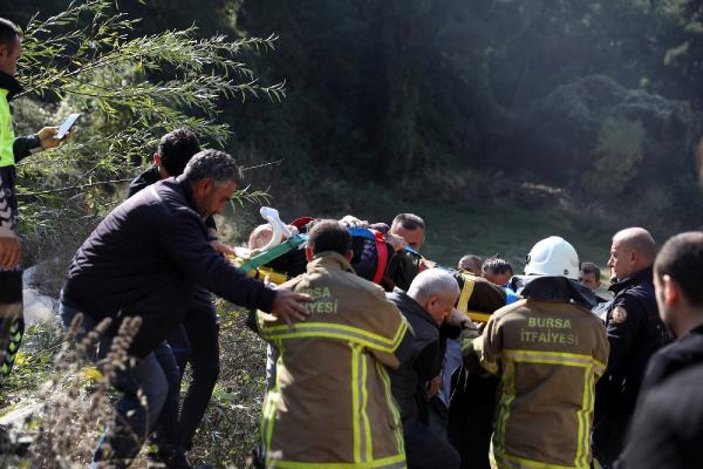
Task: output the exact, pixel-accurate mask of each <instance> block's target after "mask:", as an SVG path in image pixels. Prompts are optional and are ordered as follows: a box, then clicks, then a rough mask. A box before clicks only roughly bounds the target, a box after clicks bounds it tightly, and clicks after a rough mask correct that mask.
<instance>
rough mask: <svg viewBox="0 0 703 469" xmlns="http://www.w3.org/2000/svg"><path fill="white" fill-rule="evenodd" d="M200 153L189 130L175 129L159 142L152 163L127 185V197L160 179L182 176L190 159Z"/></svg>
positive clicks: (198, 143) (196, 140) (195, 140)
mask: <svg viewBox="0 0 703 469" xmlns="http://www.w3.org/2000/svg"><path fill="white" fill-rule="evenodd" d="M199 151H200V142H199V141H198V136H197V135H195V132H193V131H192V130H190V129H185V128H181V129H176V130H173V131H171V132H169V133H167V134H165V135H164V136H163V137H161V139H160V140H159V146H158V147H157V149H156V153H154V155H153V159H154V163H153V164H152V165H151V166H150V167H149V168H147V170H146V171H144V172H143V173H142V174H140V175H139V176H137V178H135V179H134V180H133V181H132V182H131V183H130V184H129V196H130V197H131V196H132V195H134V194H136V193H137V192H139V191H140V190H142V189H144V188H145V187H146V186H149V185H151V184H153V183H155V182H158V181H160V180H161V179H166V178H167V177H171V176H178V175H180V174H183V170H184V169H185V167H186V164H188V161H189V160H190V158H191V157H192V156H193V155H195V154H196V153H198V152H199Z"/></svg>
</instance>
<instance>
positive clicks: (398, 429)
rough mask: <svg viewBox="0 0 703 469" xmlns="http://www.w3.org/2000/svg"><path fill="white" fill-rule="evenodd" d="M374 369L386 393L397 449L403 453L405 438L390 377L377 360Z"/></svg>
mask: <svg viewBox="0 0 703 469" xmlns="http://www.w3.org/2000/svg"><path fill="white" fill-rule="evenodd" d="M376 371H377V372H378V375H379V376H380V377H381V383H383V392H384V394H385V395H386V405H387V406H388V409H389V410H390V411H391V416H392V417H393V425H394V426H395V428H394V433H395V440H396V442H397V443H398V451H399V452H400V454H405V440H404V438H403V430H402V425H401V422H400V411H399V410H398V406H397V405H396V402H395V399H394V398H393V393H392V391H391V379H390V377H389V376H388V371H387V370H386V367H385V366H383V365H381V364H380V363H379V362H376Z"/></svg>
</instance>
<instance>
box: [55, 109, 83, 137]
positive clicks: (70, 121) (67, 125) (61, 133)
mask: <svg viewBox="0 0 703 469" xmlns="http://www.w3.org/2000/svg"><path fill="white" fill-rule="evenodd" d="M80 116H81V115H80V113H73V114H69V116H68V117H67V118H66V120H65V121H63V123H62V124H61V127H59V130H58V132H56V138H57V139H58V140H62V139H63V138H64V137H65V136H66V135H67V134H68V132H69V131H70V130H71V127H73V125H74V124H75V123H76V121H77V120H78V118H79V117H80Z"/></svg>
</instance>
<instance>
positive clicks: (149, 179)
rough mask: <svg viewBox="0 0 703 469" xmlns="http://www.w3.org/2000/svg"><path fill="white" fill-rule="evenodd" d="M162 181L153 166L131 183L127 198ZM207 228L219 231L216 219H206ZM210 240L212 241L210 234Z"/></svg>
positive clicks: (157, 170) (157, 169)
mask: <svg viewBox="0 0 703 469" xmlns="http://www.w3.org/2000/svg"><path fill="white" fill-rule="evenodd" d="M160 180H161V175H160V174H159V168H157V167H156V165H154V164H152V165H151V166H149V168H147V169H146V170H145V171H144V172H142V173H141V174H140V175H139V176H137V177H136V178H134V179H133V180H132V182H130V183H129V189H128V192H127V198H129V197H132V196H133V195H134V194H136V193H137V192H139V191H141V190H142V189H145V188H147V187H149V186H150V185H152V184H154V183H157V182H159V181H160ZM205 226H207V227H208V228H212V229H213V230H217V225H216V224H215V218H213V217H212V216H210V217H207V218H206V219H205ZM208 239H210V240H211V239H212V238H211V236H210V235H209V234H208Z"/></svg>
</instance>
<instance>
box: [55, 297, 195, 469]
mask: <svg viewBox="0 0 703 469" xmlns="http://www.w3.org/2000/svg"><path fill="white" fill-rule="evenodd" d="M78 313H79V310H78V309H77V308H75V307H73V306H71V305H69V304H66V303H64V302H63V301H62V302H61V305H60V307H59V314H60V316H61V321H62V323H63V324H64V326H66V327H68V326H69V325H70V324H71V321H72V320H73V318H74V317H75V316H76V315H77V314H78ZM97 324H98V322H97V321H96V320H95V319H93V318H92V317H91V316H88V315H86V314H84V315H83V324H82V327H81V329H82V330H81V333H80V334H78V335H77V337H76V340H77V341H80V340H81V339H82V338H83V336H84V334H85V333H86V332H87V331H90V330H92V329H93V328H95V326H96V325H97ZM111 343H112V337H109V336H103V337H101V338H100V340H99V343H98V352H97V355H94V356H92V357H91V358H92V359H93V360H94V361H95V362H96V363H97V365H98V367H100V366H101V362H102V360H104V359H105V357H106V355H107V353H108V352H109V350H110V344H111ZM178 379H179V372H178V366H177V365H176V360H175V358H174V356H173V353H172V352H171V348H170V347H169V346H168V344H166V343H165V342H162V343H161V344H159V345H158V346H157V347H156V348H155V349H154V351H152V352H151V353H149V354H148V355H147V356H145V357H144V358H142V359H140V360H138V361H137V362H136V364H135V365H134V366H131V367H130V366H127V367H126V368H125V369H124V370H121V369H117V370H116V373H115V377H114V379H113V381H112V385H113V386H114V387H115V389H117V390H118V391H119V392H120V393H121V396H120V398H119V400H118V401H117V402H116V403H115V404H114V406H115V411H116V415H115V425H114V426H113V427H108V428H107V429H106V430H105V433H104V434H103V436H102V439H101V440H100V443H99V444H98V447H97V449H96V451H95V454H94V456H93V461H94V462H95V461H102V462H108V461H109V463H110V464H112V465H115V466H117V467H127V466H129V464H130V463H131V460H132V459H133V458H134V457H135V456H136V455H137V453H139V450H140V448H141V446H142V444H143V442H144V440H145V439H146V438H147V437H148V436H149V434H150V433H151V432H152V431H154V432H155V438H154V441H155V442H156V443H157V444H158V445H159V448H160V450H161V451H165V452H175V451H182V449H181V442H180V432H179V430H178V391H179V390H178ZM140 390H141V394H143V396H144V398H145V399H146V406H142V404H141V401H140V397H139V395H138V394H139V391H140ZM106 444H109V448H110V452H109V453H108V452H106V451H104V450H103V448H106V447H107V446H104V445H106Z"/></svg>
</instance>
